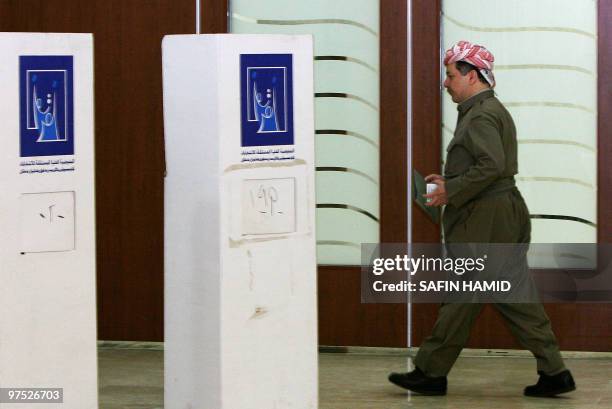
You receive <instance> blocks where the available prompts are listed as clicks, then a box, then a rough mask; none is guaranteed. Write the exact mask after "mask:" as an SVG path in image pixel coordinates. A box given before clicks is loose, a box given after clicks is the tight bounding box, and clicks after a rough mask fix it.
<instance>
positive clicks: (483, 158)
mask: <svg viewBox="0 0 612 409" xmlns="http://www.w3.org/2000/svg"><path fill="white" fill-rule="evenodd" d="M493 61H494V58H493V55H492V54H491V53H490V52H489V51H488V50H487V49H486V48H485V47H482V46H479V45H476V44H471V43H469V42H467V41H460V42H458V43H457V44H455V45H454V46H453V47H452V48H450V49H449V50H447V51H446V55H445V58H444V65H445V66H446V80H445V81H444V87H445V88H446V89H447V91H448V93H449V94H450V95H451V97H452V99H453V102H455V103H456V104H458V106H457V109H458V111H459V115H458V119H457V127H456V129H455V134H454V137H453V139H452V140H451V142H450V144H449V146H448V149H447V152H448V154H447V160H446V164H445V166H444V176H441V175H429V176H428V177H427V178H426V180H427V181H428V182H431V183H435V184H436V185H437V189H436V190H435V191H434V192H433V193H430V194H428V195H425V197H426V198H429V199H430V200H431V201H430V203H429V205H432V206H443V205H446V207H445V209H444V216H443V228H444V237H445V242H446V243H449V244H452V243H524V244H528V243H529V241H530V237H531V224H530V219H529V211H528V210H527V206H526V205H525V202H524V200H523V198H522V196H521V194H520V192H519V191H518V189H517V188H516V186H515V181H514V175H516V174H517V173H518V162H517V140H516V128H515V126H514V122H513V120H512V117H511V116H510V114H509V113H508V111H507V110H506V109H505V108H504V106H503V105H502V104H501V102H500V101H499V100H498V99H497V98H496V97H495V93H494V92H493V87H495V77H494V75H493ZM482 305H483V304H479V303H471V304H468V303H445V304H442V306H441V307H440V310H439V312H438V319H437V321H436V323H435V326H434V328H433V333H432V335H431V336H429V337H428V338H427V339H426V340H425V341H424V342H423V344H422V345H421V347H420V348H419V352H418V354H417V356H416V358H415V361H414V363H415V366H416V369H415V370H414V371H412V372H408V373H392V374H390V375H389V381H391V382H392V383H394V384H396V385H398V386H401V387H402V388H405V389H409V390H411V391H413V392H417V393H420V394H424V395H444V394H446V389H447V380H446V375H447V374H448V373H449V371H450V369H451V367H452V366H453V364H454V362H455V361H456V359H457V357H458V356H459V353H460V352H461V349H462V348H463V346H464V345H465V343H466V342H467V340H468V338H469V334H470V329H471V327H472V324H473V322H474V320H475V319H476V317H477V316H478V314H479V312H480V310H481V309H482ZM493 305H494V307H495V308H496V309H497V310H498V311H499V312H500V313H501V315H502V316H503V317H504V319H505V320H506V321H507V322H508V324H509V326H510V329H511V331H512V333H513V335H514V336H515V337H516V338H517V339H518V341H519V343H520V344H521V345H522V346H523V347H524V348H526V349H529V350H530V351H531V352H532V353H533V355H534V356H535V358H536V360H537V369H538V374H539V376H540V377H539V380H538V382H537V383H536V384H535V385H531V386H528V387H526V388H525V390H524V394H525V395H526V396H537V397H547V396H554V395H557V394H560V393H564V392H570V391H572V390H574V389H576V386H575V383H574V380H573V378H572V375H571V373H570V372H569V371H568V370H567V369H566V368H565V365H564V363H563V360H562V358H561V355H560V353H559V346H558V344H557V340H556V338H555V335H554V334H553V332H552V329H551V326H550V321H549V319H548V316H547V315H546V312H545V311H544V308H543V306H542V304H540V303H530V304H519V303H496V304H493Z"/></svg>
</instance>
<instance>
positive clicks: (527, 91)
mask: <svg viewBox="0 0 612 409" xmlns="http://www.w3.org/2000/svg"><path fill="white" fill-rule="evenodd" d="M528 3H529V6H528V7H525V4H526V2H525V1H524V0H472V1H470V6H469V7H465V0H444V1H443V7H442V10H443V17H442V33H443V34H442V37H443V46H444V49H448V48H449V47H450V46H451V45H452V44H454V43H455V42H457V41H458V40H468V41H471V42H473V43H477V44H482V45H485V46H486V47H487V48H489V50H491V52H493V54H494V55H495V68H494V73H495V77H496V81H497V86H496V87H495V92H496V93H497V97H498V98H499V99H500V100H501V101H502V102H503V103H504V105H505V106H506V107H507V108H508V110H509V111H510V113H511V114H512V116H513V118H514V121H515V123H516V127H517V135H518V142H519V174H518V175H517V178H516V179H517V185H518V187H519V189H520V190H521V192H522V193H523V196H524V197H525V200H526V201H527V205H528V206H529V210H530V212H531V215H532V222H533V231H532V242H534V243H538V242H539V243H592V242H596V241H597V226H596V223H597V207H596V205H597V24H596V20H597V2H596V1H593V0H582V1H579V0H532V1H529V2H528ZM442 111H443V115H442V116H443V129H442V135H443V140H444V146H446V145H447V144H448V142H449V141H450V139H451V138H452V134H453V131H454V128H455V123H456V121H457V109H456V105H455V104H453V103H452V101H451V98H450V96H449V95H448V94H447V93H446V92H445V93H444V97H443V109H442ZM444 154H445V151H444V153H443V155H444Z"/></svg>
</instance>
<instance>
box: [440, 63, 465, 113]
mask: <svg viewBox="0 0 612 409" xmlns="http://www.w3.org/2000/svg"><path fill="white" fill-rule="evenodd" d="M470 74H471V72H469V73H467V75H461V72H460V71H459V70H458V69H457V67H456V66H455V63H452V64H449V65H447V66H446V79H445V80H444V88H446V90H447V91H448V93H449V94H450V96H451V97H452V98H453V102H454V103H456V104H459V103H461V102H463V101H465V100H466V99H468V98H469V97H470V91H471V84H470V77H471V75H470Z"/></svg>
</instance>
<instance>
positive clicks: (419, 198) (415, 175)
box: [412, 169, 440, 224]
mask: <svg viewBox="0 0 612 409" xmlns="http://www.w3.org/2000/svg"><path fill="white" fill-rule="evenodd" d="M424 194H427V182H425V178H424V177H423V175H421V174H420V173H419V172H418V171H417V170H416V169H413V171H412V200H414V201H415V202H416V203H417V205H419V207H420V208H421V209H423V210H424V211H425V213H426V214H427V215H428V216H429V218H430V219H431V220H432V221H433V222H434V223H436V224H438V223H440V209H439V208H438V207H433V206H425V201H426V200H427V199H425V198H424V197H423V195H424Z"/></svg>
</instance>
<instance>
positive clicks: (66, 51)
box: [0, 33, 98, 409]
mask: <svg viewBox="0 0 612 409" xmlns="http://www.w3.org/2000/svg"><path fill="white" fill-rule="evenodd" d="M0 60H1V61H2V63H1V64H0V95H1V99H0V101H1V102H0V104H1V109H0V124H1V125H0V126H1V127H2V131H1V132H0V141H1V143H2V149H0V192H1V194H2V200H1V201H0V283H1V284H0V388H63V403H53V404H51V403H49V404H46V405H43V406H44V407H48V408H62V409H69V408H70V409H90V408H97V407H98V397H97V395H98V394H97V355H96V289H95V283H96V258H95V257H96V255H95V211H94V114H93V38H92V35H91V34H17V33H1V34H0ZM34 406H36V405H33V404H32V403H25V404H24V403H0V407H2V408H3V409H4V408H6V409H9V408H17V409H23V408H25V407H34Z"/></svg>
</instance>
